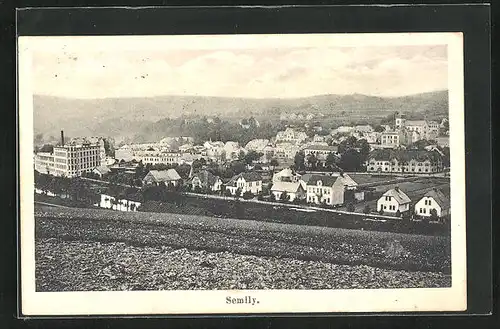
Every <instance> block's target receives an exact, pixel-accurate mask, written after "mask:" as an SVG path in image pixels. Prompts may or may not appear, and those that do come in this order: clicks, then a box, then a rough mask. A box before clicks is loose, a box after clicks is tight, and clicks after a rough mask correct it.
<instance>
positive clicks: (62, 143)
mask: <svg viewBox="0 0 500 329" xmlns="http://www.w3.org/2000/svg"><path fill="white" fill-rule="evenodd" d="M61 146H64V130H61Z"/></svg>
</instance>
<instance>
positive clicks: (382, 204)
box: [377, 187, 411, 214]
mask: <svg viewBox="0 0 500 329" xmlns="http://www.w3.org/2000/svg"><path fill="white" fill-rule="evenodd" d="M410 202H411V200H410V198H409V197H408V195H406V194H405V193H404V192H403V191H401V190H400V189H399V188H398V187H395V188H393V189H390V190H388V191H387V192H385V193H384V194H383V195H382V196H381V197H380V199H378V201H377V211H378V212H380V211H382V212H384V213H392V214H395V213H397V212H398V211H399V213H400V214H403V213H405V212H407V211H409V210H410Z"/></svg>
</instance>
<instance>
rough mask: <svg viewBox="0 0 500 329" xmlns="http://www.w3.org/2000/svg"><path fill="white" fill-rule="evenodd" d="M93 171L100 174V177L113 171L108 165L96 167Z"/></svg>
mask: <svg viewBox="0 0 500 329" xmlns="http://www.w3.org/2000/svg"><path fill="white" fill-rule="evenodd" d="M92 172H93V173H94V174H96V175H97V176H99V177H100V178H103V177H105V176H106V175H107V174H109V173H110V172H111V169H109V168H108V167H107V166H98V167H95V168H94V169H93V170H92Z"/></svg>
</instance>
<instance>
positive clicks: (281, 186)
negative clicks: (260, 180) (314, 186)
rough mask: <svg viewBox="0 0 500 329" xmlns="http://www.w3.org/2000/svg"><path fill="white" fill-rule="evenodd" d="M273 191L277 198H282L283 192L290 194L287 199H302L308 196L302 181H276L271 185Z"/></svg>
mask: <svg viewBox="0 0 500 329" xmlns="http://www.w3.org/2000/svg"><path fill="white" fill-rule="evenodd" d="M271 193H272V194H273V195H274V198H275V199H276V200H281V196H282V195H283V193H286V195H287V196H288V198H287V200H285V201H294V200H296V199H297V200H302V199H304V198H305V197H306V191H305V190H304V188H303V187H302V184H300V182H298V181H297V182H280V181H278V182H275V183H274V184H273V186H272V187H271Z"/></svg>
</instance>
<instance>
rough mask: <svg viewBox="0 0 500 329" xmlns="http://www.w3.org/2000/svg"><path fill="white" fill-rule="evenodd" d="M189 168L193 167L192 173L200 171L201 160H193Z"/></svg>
mask: <svg viewBox="0 0 500 329" xmlns="http://www.w3.org/2000/svg"><path fill="white" fill-rule="evenodd" d="M191 166H192V167H193V172H196V170H198V169H201V168H202V167H203V163H202V161H201V160H198V159H195V160H194V161H193V163H192V164H191Z"/></svg>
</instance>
